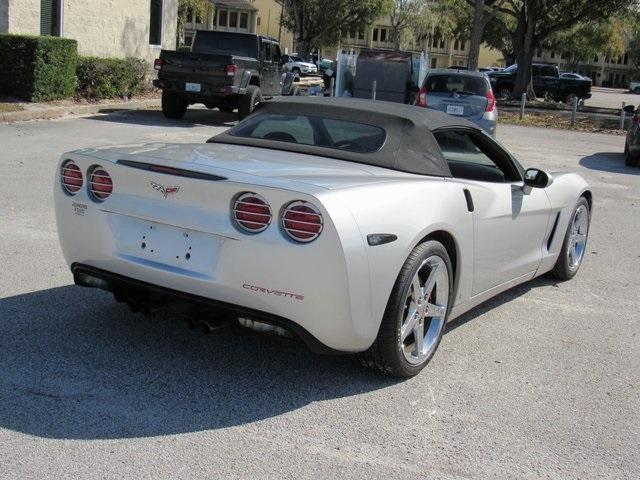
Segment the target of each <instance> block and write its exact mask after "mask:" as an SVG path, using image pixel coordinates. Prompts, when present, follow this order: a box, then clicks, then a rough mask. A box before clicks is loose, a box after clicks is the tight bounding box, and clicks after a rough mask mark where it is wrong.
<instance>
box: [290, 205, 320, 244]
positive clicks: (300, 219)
mask: <svg viewBox="0 0 640 480" xmlns="http://www.w3.org/2000/svg"><path fill="white" fill-rule="evenodd" d="M322 226H323V221H322V214H321V213H320V210H318V208H317V207H316V206H315V205H313V204H311V203H309V202H303V201H296V202H291V203H290V204H289V205H287V206H286V207H285V209H284V211H283V212H282V230H284V232H285V233H286V234H287V235H288V236H289V238H291V239H292V240H295V241H296V242H303V243H308V242H312V241H314V240H315V239H316V238H318V237H319V236H320V233H321V232H322Z"/></svg>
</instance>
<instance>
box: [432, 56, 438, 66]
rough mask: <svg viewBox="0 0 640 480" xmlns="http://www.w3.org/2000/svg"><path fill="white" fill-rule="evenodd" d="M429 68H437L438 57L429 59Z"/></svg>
mask: <svg viewBox="0 0 640 480" xmlns="http://www.w3.org/2000/svg"><path fill="white" fill-rule="evenodd" d="M431 68H438V59H437V58H432V59H431Z"/></svg>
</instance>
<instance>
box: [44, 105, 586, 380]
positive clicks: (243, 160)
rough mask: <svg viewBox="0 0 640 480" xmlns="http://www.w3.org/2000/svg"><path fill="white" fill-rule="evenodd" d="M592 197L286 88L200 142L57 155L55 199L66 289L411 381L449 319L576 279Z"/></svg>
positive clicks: (432, 127)
mask: <svg viewBox="0 0 640 480" xmlns="http://www.w3.org/2000/svg"><path fill="white" fill-rule="evenodd" d="M591 195H592V194H591V191H590V189H589V187H588V185H587V183H586V182H585V181H584V180H583V179H582V178H581V177H580V176H579V175H577V174H575V173H553V175H551V174H549V173H545V172H543V171H542V170H538V169H535V168H530V169H528V170H525V169H524V168H523V167H522V166H521V165H520V164H519V163H518V162H517V161H516V160H515V158H514V157H513V156H512V155H511V154H510V153H509V152H508V151H507V150H506V149H505V148H504V147H502V146H501V145H500V144H498V143H497V142H496V141H495V140H493V139H492V138H491V137H489V136H488V135H487V134H486V133H484V132H483V131H482V130H481V129H480V128H479V127H478V126H477V125H476V124H474V123H471V122H468V121H466V120H465V119H463V118H460V117H454V116H450V115H445V114H443V113H442V112H437V111H433V110H429V109H420V108H416V107H414V106H410V105H403V104H397V103H388V102H382V101H376V102H372V101H370V100H358V99H343V98H323V97H280V98H277V99H274V100H272V101H269V102H265V103H264V104H262V105H261V107H260V108H259V109H258V110H257V111H256V112H255V113H254V114H253V115H251V116H250V117H248V118H247V119H245V120H244V121H242V122H240V123H239V124H238V125H236V126H235V127H232V128H231V129H230V130H227V131H226V132H224V133H221V134H219V135H217V136H215V137H213V138H211V139H210V140H209V141H208V143H206V144H192V145H189V144H162V143H161V144H158V143H156V144H152V145H145V146H140V145H138V146H131V145H129V146H123V147H108V148H89V149H82V150H77V151H74V152H69V153H65V154H64V155H62V158H61V160H60V164H59V167H58V170H57V173H56V188H55V194H54V197H55V211H56V220H57V226H58V234H59V238H60V244H61V246H62V252H63V254H64V256H65V259H66V261H67V263H68V264H69V266H70V268H71V271H72V272H73V276H74V280H75V283H76V284H77V285H81V286H86V287H97V288H101V289H104V290H107V291H110V292H112V293H113V295H114V296H115V299H116V300H119V301H123V302H126V303H127V304H128V305H129V306H130V307H131V308H132V309H133V310H134V311H142V312H144V313H147V314H150V313H151V312H153V311H156V310H158V309H161V310H165V311H169V312H171V313H172V315H173V316H176V315H178V314H181V315H184V316H186V317H187V318H188V319H190V323H196V322H197V323H199V324H200V325H201V326H202V327H203V328H204V329H205V330H206V331H211V330H212V329H215V328H217V327H220V326H222V325H225V324H229V323H232V324H234V325H236V328H238V327H242V328H250V329H255V330H259V331H270V332H272V333H277V334H282V335H289V336H294V337H297V338H299V339H301V340H303V341H304V342H305V343H306V344H307V345H308V346H309V347H311V348H312V349H314V350H316V351H322V352H334V353H335V352H341V353H345V352H346V353H356V352H361V355H362V357H361V358H362V360H363V363H364V364H365V365H368V366H370V367H373V368H376V369H378V370H380V371H382V372H385V373H389V374H393V375H397V376H400V377H409V376H412V375H416V374H417V373H418V372H419V371H420V370H421V369H422V368H424V366H425V365H426V364H427V362H428V361H429V360H430V359H431V357H432V356H433V354H434V353H435V351H436V349H437V347H438V345H439V343H440V340H441V339H442V334H443V331H444V327H445V324H446V322H447V321H448V320H451V319H453V318H456V317H458V316H459V315H461V314H462V313H464V312H466V311H468V310H469V309H471V308H473V307H474V306H476V305H478V304H479V303H481V302H484V301H485V300H487V299H489V298H491V297H493V296H495V295H497V294H499V293H500V292H502V291H504V290H507V289H508V288H510V287H512V286H514V285H517V284H519V283H522V282H525V281H528V280H531V279H533V278H534V277H536V276H540V275H543V274H545V273H548V272H551V273H553V275H554V276H555V277H556V278H557V279H560V280H568V279H570V278H572V277H573V276H574V275H575V274H576V273H577V271H578V269H579V268H580V265H581V263H582V260H583V257H584V252H585V247H586V242H587V235H588V232H589V218H590V213H589V212H590V209H591V203H592V196H591ZM78 205H80V206H81V207H82V208H80V207H78ZM79 212H80V213H79ZM84 308H90V307H87V306H86V305H85V307H84ZM96 308H99V304H98V303H96ZM531 321H532V322H534V321H535V312H533V311H532V313H531Z"/></svg>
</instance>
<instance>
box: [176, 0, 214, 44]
mask: <svg viewBox="0 0 640 480" xmlns="http://www.w3.org/2000/svg"><path fill="white" fill-rule="evenodd" d="M212 13H213V3H212V2H211V1H210V0H178V45H179V46H182V45H184V37H185V28H186V26H187V23H188V21H189V19H190V18H191V15H192V14H195V16H196V17H198V18H205V19H206V18H209V16H210V15H211V14H212Z"/></svg>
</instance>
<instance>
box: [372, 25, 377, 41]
mask: <svg viewBox="0 0 640 480" xmlns="http://www.w3.org/2000/svg"><path fill="white" fill-rule="evenodd" d="M373 41H374V42H377V41H378V29H377V28H374V29H373Z"/></svg>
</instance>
